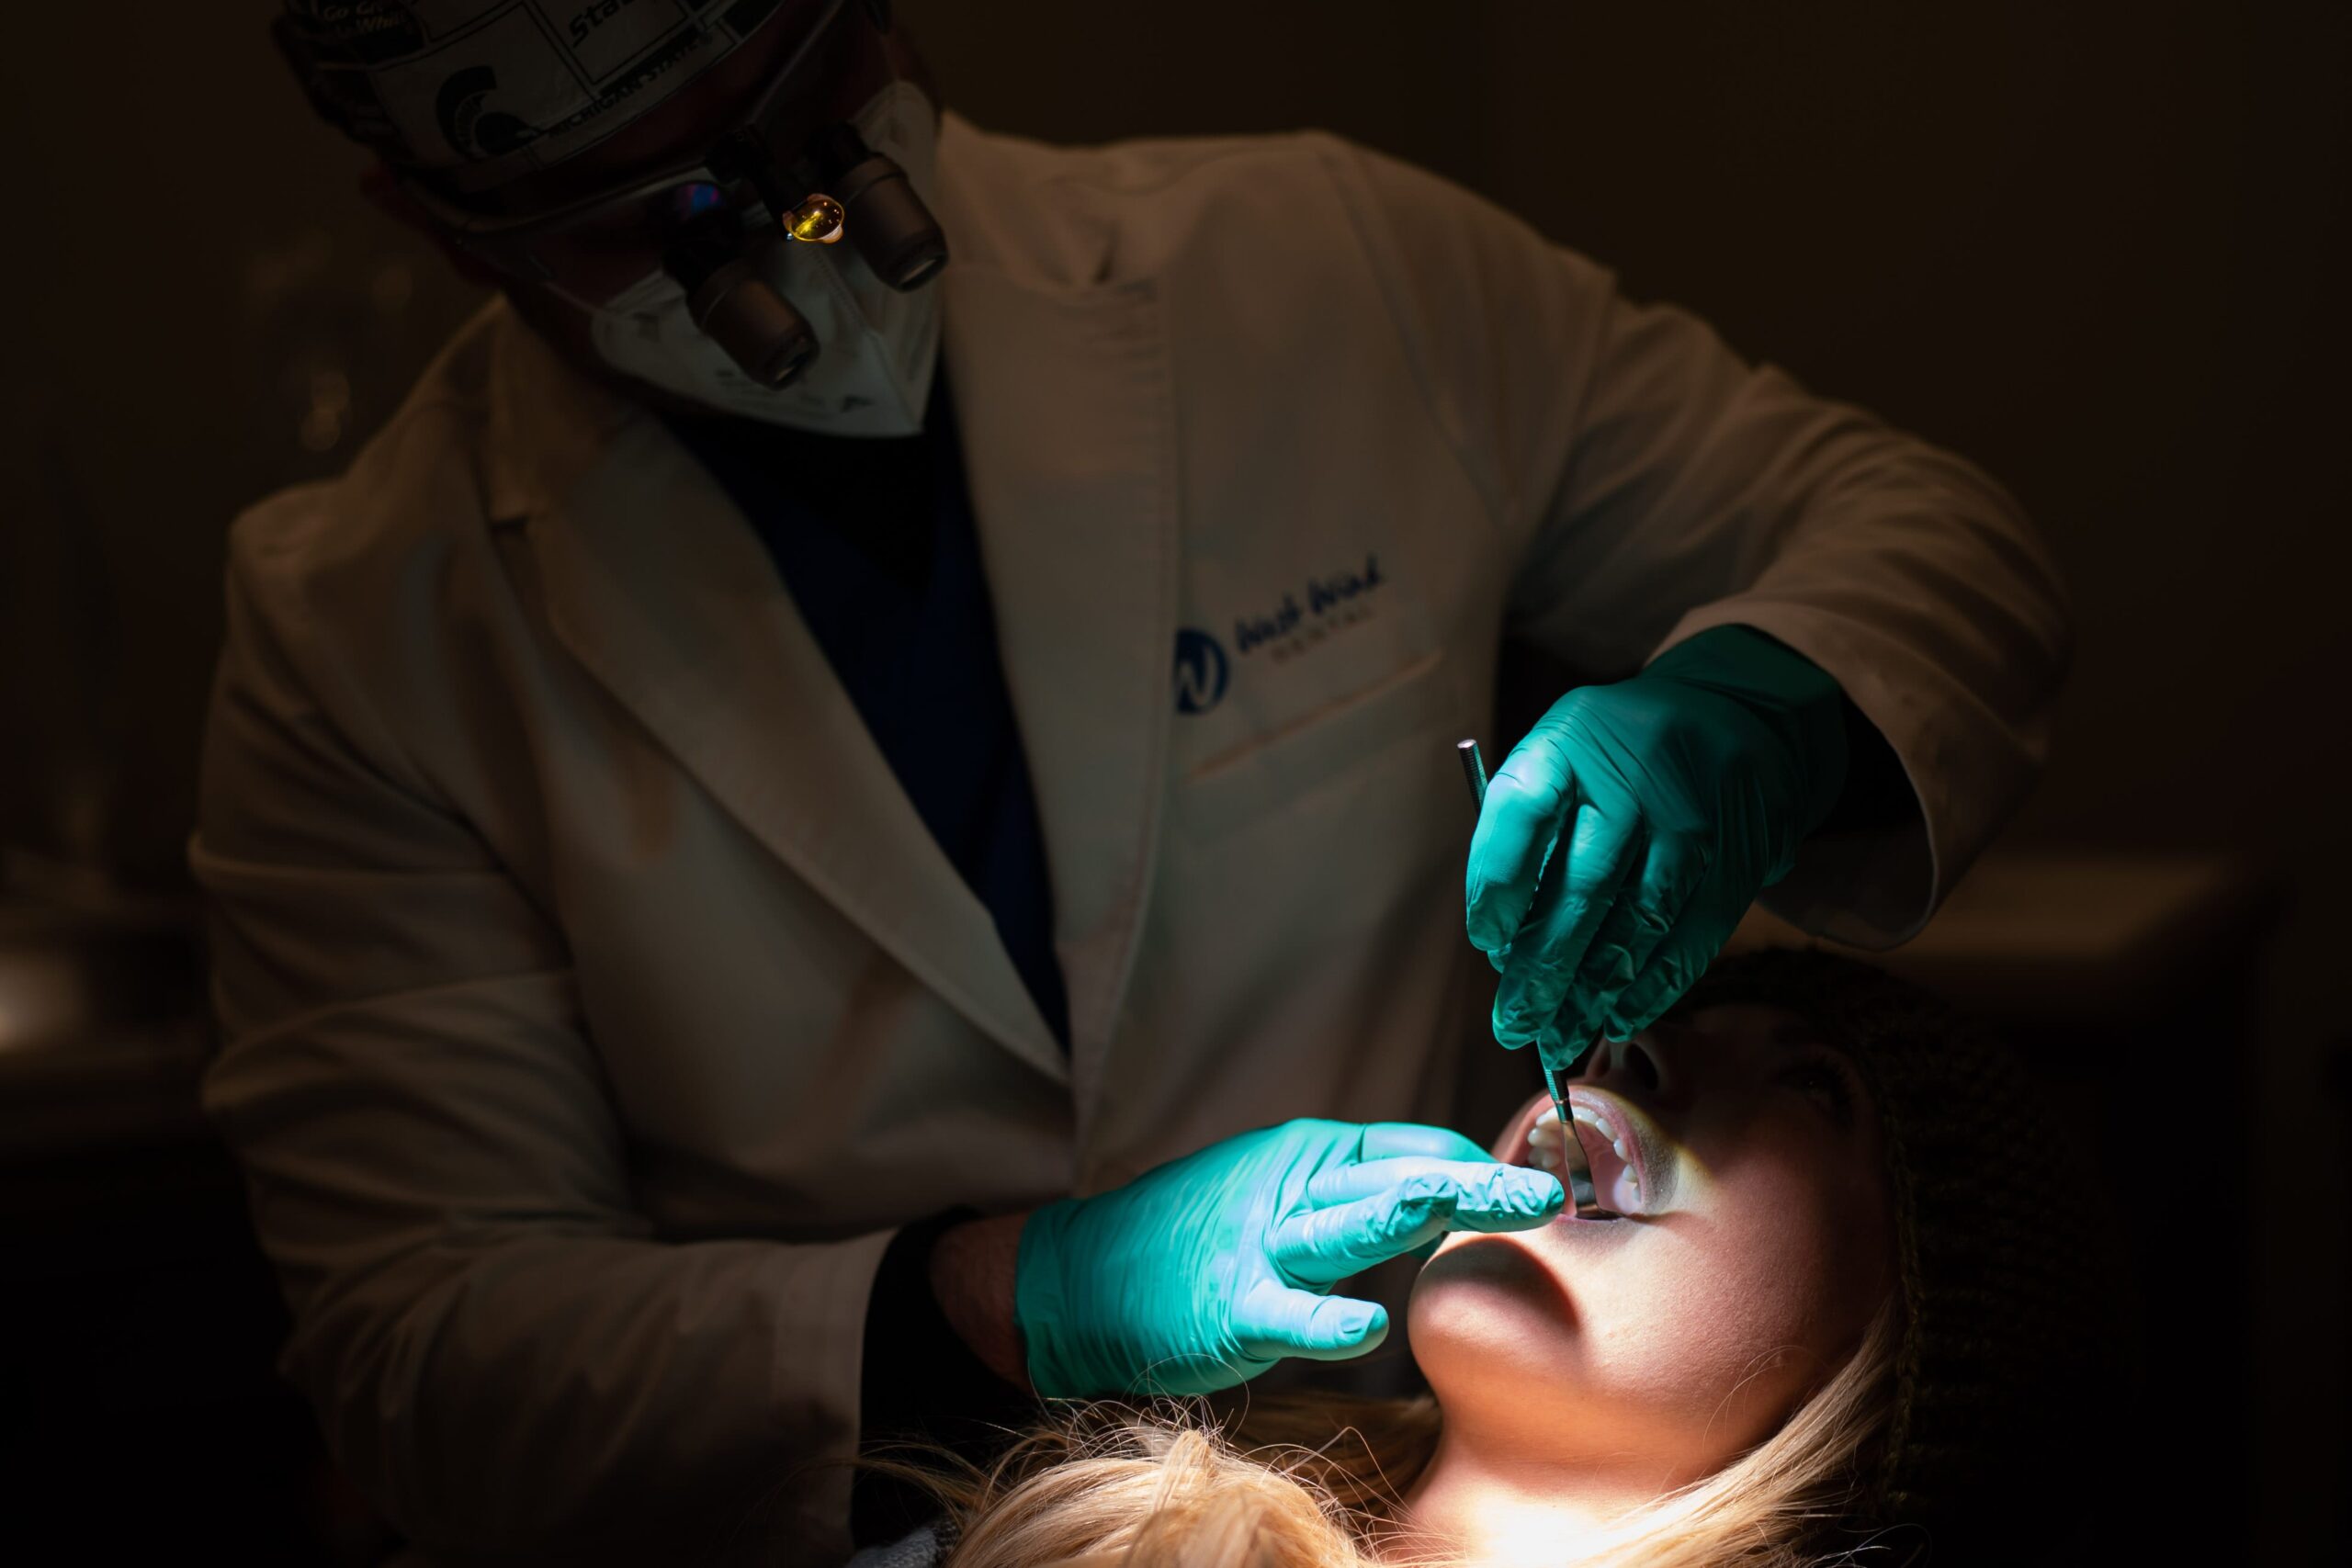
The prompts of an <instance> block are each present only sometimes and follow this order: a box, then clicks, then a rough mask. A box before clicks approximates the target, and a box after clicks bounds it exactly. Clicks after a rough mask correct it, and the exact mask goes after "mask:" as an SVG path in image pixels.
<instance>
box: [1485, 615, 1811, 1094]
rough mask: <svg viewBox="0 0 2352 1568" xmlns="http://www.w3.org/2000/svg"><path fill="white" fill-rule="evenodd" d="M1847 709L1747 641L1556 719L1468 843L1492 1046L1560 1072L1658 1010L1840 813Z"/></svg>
mask: <svg viewBox="0 0 2352 1568" xmlns="http://www.w3.org/2000/svg"><path fill="white" fill-rule="evenodd" d="M1844 707H1845V701H1844V694H1842V693H1841V692H1840V691H1839V690H1838V682H1836V681H1834V680H1832V679H1831V678H1830V677H1829V676H1828V675H1827V674H1826V673H1824V672H1823V671H1822V670H1821V669H1820V668H1819V667H1818V666H1816V665H1815V664H1814V663H1813V662H1812V661H1810V660H1807V659H1805V658H1804V656H1803V655H1801V654H1799V653H1796V652H1794V651H1792V649H1788V648H1786V647H1784V646H1782V645H1781V644H1780V643H1778V642H1775V641H1773V640H1772V639H1771V638H1770V637H1766V636H1764V635H1763V634H1762V633H1761V632H1757V631H1751V630H1749V629H1748V628H1747V627H1746V626H1717V627H1714V628H1713V629H1712V630H1709V631H1704V632H1702V633H1700V634H1699V635H1698V636H1696V637H1691V639H1690V640H1688V641H1686V642H1682V643H1679V644H1677V645H1676V646H1675V647H1673V648H1670V649H1667V651H1666V652H1664V653H1662V654H1660V655H1658V657H1657V659H1656V660H1653V661H1652V662H1651V663H1650V666H1649V668H1647V669H1646V670H1644V671H1642V672H1641V673H1640V674H1639V675H1636V676H1634V678H1633V679H1632V680H1630V681H1620V682H1617V683H1616V684H1615V685H1612V686H1580V687H1578V688H1577V690H1575V691H1573V692H1570V693H1569V694H1567V695H1566V696H1565V697H1562V698H1561V699H1560V700H1559V701H1558V702H1556V703H1555V704H1553V705H1552V710H1551V711H1550V712H1549V713H1547V714H1545V715H1544V717H1543V718H1542V719H1541V720H1540V721H1539V722H1538V723H1537V724H1536V726H1535V728H1533V729H1532V730H1530V731H1528V733H1527V737H1526V739H1523V740H1521V742H1520V743H1519V744H1518V745H1517V746H1515V747H1513V748H1512V749H1511V753H1510V757H1509V758H1508V759H1506V760H1505V761H1504V762H1503V765H1502V766H1501V767H1500V768H1498V769H1497V770H1496V771H1495V776H1494V778H1493V779H1492V780H1491V781H1490V782H1489V783H1488V784H1487V803H1486V807H1485V809H1484V810H1482V811H1481V812H1480V813H1479V815H1478V830H1477V832H1476V835H1474V836H1473V837H1472V839H1471V840H1470V863H1469V868H1468V873H1467V876H1466V893H1467V899H1468V908H1469V927H1470V940H1471V942H1473V943H1474V944H1475V945H1476V947H1477V948H1478V949H1479V950H1480V951H1481V952H1483V953H1486V954H1487V957H1488V958H1489V959H1490V960H1491V961H1492V962H1493V963H1494V965H1495V967H1496V968H1497V969H1498V970H1500V971H1501V972H1502V983H1501V984H1500V985H1499V986H1498V987H1496V990H1495V1015H1494V1023H1495V1038H1496V1039H1497V1040H1498V1041H1499V1042H1500V1043H1503V1044H1504V1045H1507V1046H1510V1047H1512V1048H1514V1049H1516V1048H1517V1047H1519V1046H1521V1045H1525V1044H1527V1043H1531V1042H1535V1043H1539V1045H1540V1047H1541V1049H1542V1050H1543V1052H1544V1055H1545V1056H1546V1057H1547V1058H1549V1059H1551V1060H1554V1061H1555V1062H1559V1063H1565V1062H1568V1061H1573V1060H1574V1059H1575V1058H1576V1056H1577V1055H1579V1054H1581V1053H1582V1052H1583V1050H1584V1049H1585V1047H1586V1046H1587V1045H1588V1044H1589V1043H1591V1041H1592V1040H1593V1039H1594V1038H1595V1037H1596V1036H1598V1035H1600V1034H1602V1033H1606V1034H1607V1035H1609V1036H1610V1037H1611V1039H1617V1040H1623V1039H1624V1038H1626V1037H1627V1036H1629V1035H1631V1034H1633V1033H1634V1032H1636V1031H1638V1030H1641V1029H1645V1028H1647V1027H1648V1026H1649V1025H1650V1024H1651V1023H1652V1022H1654V1021H1656V1020H1657V1016H1658V1015H1659V1014H1660V1013H1662V1012H1664V1011H1665V1010H1667V1009H1668V1008H1669V1007H1671V1006H1672V1005H1673V1004H1674V1002H1675V1000H1676V999H1677V998H1679V997H1680V996H1681V995H1682V993H1683V992H1684V991H1686V990H1688V989H1689V988H1690V987H1691V982H1692V981H1694V980H1696V979H1697V978H1698V977H1699V976H1700V975H1701V974H1702V973H1703V972H1704V971H1705V969H1706V967H1707V964H1709V963H1710V962H1711V961H1713V958H1714V956H1715V953H1716V952H1717V951H1718V950H1719V949H1720V948H1721V947H1722V946H1723V944H1724V941H1725V940H1726V939H1727V938H1729V937H1730V935H1731V933H1732V929H1733V928H1734V927H1735V926H1736V925H1738V924H1739V920H1740V917H1741V916H1742V915H1744V914H1745V913H1747V907H1748V905H1749V904H1751V903H1753V902H1754V901H1755V899H1756V896H1757V894H1758V893H1760V892H1761V891H1763V890H1764V889H1765V888H1767V887H1769V886H1771V885H1772V884H1774V883H1776V882H1778V881H1780V880H1781V878H1782V877H1784V876H1786V875H1788V874H1789V872H1790V869H1791V868H1792V867H1793V866H1794V865H1795V864H1796V858H1797V845H1798V843H1799V842H1800V841H1801V840H1804V836H1805V835H1806V834H1807V833H1810V832H1811V831H1813V829H1815V828H1816V827H1818V826H1819V825H1820V824H1821V822H1822V820H1823V819H1824V818H1826V817H1827V816H1828V815H1829V812H1830V808H1831V807H1834V806H1835V805H1836V804H1837V802H1838V795H1839V793H1840V792H1841V791H1842V790H1843V789H1844V787H1845V780H1846V728H1845V712H1844ZM1555 850H1556V852H1555Z"/></svg>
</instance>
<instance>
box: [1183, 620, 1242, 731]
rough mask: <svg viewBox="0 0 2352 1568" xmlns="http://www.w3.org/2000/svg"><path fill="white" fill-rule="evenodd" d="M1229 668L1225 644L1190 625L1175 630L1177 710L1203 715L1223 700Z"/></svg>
mask: <svg viewBox="0 0 2352 1568" xmlns="http://www.w3.org/2000/svg"><path fill="white" fill-rule="evenodd" d="M1231 673H1232V666H1231V665H1230V664H1229V663H1228V662H1227V660H1226V657H1225V648H1224V645H1223V644H1221V643H1219V642H1218V641H1217V640H1216V638H1215V637H1211V636H1210V635H1209V634H1208V633H1206V632H1204V631H1202V630H1200V629H1198V628H1197V627H1193V626H1180V627H1178V628H1177V630H1176V711H1177V712H1178V713H1206V712H1208V711H1209V709H1211V708H1213V707H1215V706H1216V705H1217V704H1218V703H1220V702H1222V701H1224V699H1225V684H1226V680H1227V677H1228V676H1229V675H1230V674H1231Z"/></svg>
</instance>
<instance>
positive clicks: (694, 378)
mask: <svg viewBox="0 0 2352 1568" xmlns="http://www.w3.org/2000/svg"><path fill="white" fill-rule="evenodd" d="M852 123H854V125H855V126H856V127H857V131H858V134H859V135H860V136H862V137H864V138H865V143H866V145H867V146H868V147H870V148H872V149H873V150H874V151H875V152H879V153H882V154H883V155H884V156H886V157H888V158H890V159H891V160H893V161H894V162H896V163H897V164H898V165H899V167H900V168H901V169H904V170H905V171H906V174H907V180H908V183H909V184H910V185H911V186H913V187H914V190H915V194H916V195H918V196H920V197H923V198H924V199H925V200H926V201H928V200H929V198H930V197H931V194H932V179H933V174H934V173H935V171H936V169H937V164H938V152H939V127H938V119H937V117H936V116H935V115H934V114H933V110H932V107H931V104H930V101H929V100H928V99H926V98H925V97H924V96H922V90H921V89H920V88H918V87H916V86H915V85H913V84H912V83H910V82H893V83H891V84H890V85H888V86H887V87H885V88H883V89H882V91H881V92H880V93H878V94H876V96H874V97H873V98H872V99H871V100H870V101H869V102H868V103H867V104H866V106H865V107H864V108H862V109H860V110H859V111H858V112H857V114H856V116H855V117H854V119H853V121H852ZM747 259H748V260H749V261H750V262H751V264H752V266H753V267H755V268H756V269H757V270H758V271H759V273H760V275H761V276H763V277H764V278H765V279H766V280H767V282H768V283H769V284H770V285H772V286H773V287H774V288H775V290H776V292H777V293H779V294H781V295H783V296H784V298H785V299H787V300H789V301H791V303H792V305H793V308H794V309H795V310H798V311H799V312H800V313H801V315H803V316H804V317H806V318H807V319H808V321H809V326H810V327H811V328H812V329H813V330H814V331H815V333H816V334H817V343H818V354H817V357H816V359H815V361H814V362H813V363H811V364H810V365H809V367H808V368H807V369H806V370H804V371H802V372H801V374H800V375H799V377H798V378H797V379H795V380H794V381H793V383H792V384H791V385H790V386H788V387H783V388H774V387H766V386H763V385H761V384H760V383H759V382H757V381H755V380H753V379H752V378H751V377H749V376H747V375H745V374H744V373H743V372H742V370H741V368H740V367H738V366H737V365H736V363H735V361H734V360H733V359H732V358H731V357H729V355H728V353H727V351H726V350H725V349H723V348H721V347H720V346H719V345H718V344H717V343H716V342H714V341H713V340H712V339H711V338H710V337H708V336H707V335H706V334H705V333H704V332H703V330H702V329H701V328H700V327H697V326H695V323H694V319H693V317H692V316H691V315H690V314H689V313H688V311H687V309H686V291H685V289H684V287H683V286H682V285H681V284H679V282H678V281H677V280H676V279H675V278H673V277H672V276H670V275H669V274H668V273H666V272H663V271H662V270H660V269H659V268H657V269H655V270H654V271H653V272H651V273H649V274H648V275H646V276H644V277H643V278H641V279H639V281H638V282H636V283H634V284H632V285H630V286H629V287H628V288H625V289H623V290H622V291H621V292H620V293H618V294H616V295H615V296H614V297H613V298H612V299H608V300H606V301H605V303H604V304H602V305H593V306H592V305H589V304H587V303H586V302H585V301H582V300H577V299H575V300H573V301H572V303H574V304H575V305H578V306H579V307H580V308H581V309H582V310H586V311H587V313H588V318H589V328H590V334H591V337H592V340H593V341H594V344H595V345H596V353H597V355H598V356H599V357H600V358H602V359H603V360H604V361H605V364H607V365H609V366H611V367H613V368H614V369H616V370H618V371H621V372H622V373H624V374H626V375H629V376H634V377H636V378H638V379H639V380H641V381H646V382H650V383H651V384H652V385H654V386H656V387H659V388H661V389H662V390H664V391H667V392H674V393H676V394H677V395H678V396H679V397H682V398H690V399H692V400H695V402H698V403H702V404H705V405H707V406H708V407H710V408H714V409H717V410H719V411H720V412H725V413H732V414H741V415H742V416H743V417H744V418H746V419H756V420H761V421H763V422H765V423H769V424H781V425H787V426H790V427H791V428H793V429H796V430H807V431H812V432H815V433H817V434H825V435H912V434H916V433H917V432H919V431H921V430H922V413H923V405H924V403H925V401H926V400H928V399H929V398H930V396H931V378H932V375H933V371H934V370H935V369H936V367H937V365H938V357H939V296H938V293H937V292H936V290H937V285H936V284H925V285H922V287H919V288H915V289H913V290H912V291H911V292H909V293H904V294H902V293H900V292H899V290H897V289H895V288H891V287H890V286H889V285H888V284H887V283H885V282H883V281H882V280H881V279H880V278H878V277H876V276H874V272H873V269H872V268H870V267H868V266H867V265H865V261H864V260H863V259H862V258H861V257H860V256H859V255H858V254H857V248H856V247H855V246H854V245H814V244H801V243H795V242H793V241H790V240H786V239H785V238H784V237H783V236H782V235H781V234H776V235H772V236H770V237H768V238H767V239H765V240H763V241H762V242H761V243H758V244H757V245H756V246H754V247H753V248H752V250H751V251H750V252H749V253H748V255H747Z"/></svg>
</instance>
